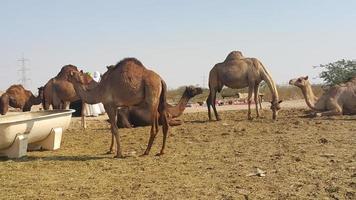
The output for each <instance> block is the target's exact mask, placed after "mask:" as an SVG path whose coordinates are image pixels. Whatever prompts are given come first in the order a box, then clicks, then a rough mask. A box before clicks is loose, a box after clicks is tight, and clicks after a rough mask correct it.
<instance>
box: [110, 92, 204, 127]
mask: <svg viewBox="0 0 356 200" xmlns="http://www.w3.org/2000/svg"><path fill="white" fill-rule="evenodd" d="M201 93H203V90H202V89H201V88H199V87H194V86H189V87H186V88H185V90H184V93H183V95H182V97H181V99H180V100H179V102H178V104H177V105H175V106H173V105H170V104H168V103H167V105H166V106H167V114H168V123H169V125H170V126H178V125H181V124H182V121H181V120H178V119H174V118H177V117H179V116H181V115H182V114H183V112H184V110H185V108H186V105H187V104H188V101H189V100H190V99H191V98H193V97H194V96H196V95H199V94H201ZM150 112H151V111H150V110H149V109H148V108H147V105H146V104H144V105H138V106H131V107H124V108H120V109H119V110H118V113H117V126H118V127H119V128H131V127H138V126H148V125H150V115H151V113H150ZM160 123H161V121H160Z"/></svg>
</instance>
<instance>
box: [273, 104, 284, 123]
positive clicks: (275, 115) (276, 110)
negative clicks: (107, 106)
mask: <svg viewBox="0 0 356 200" xmlns="http://www.w3.org/2000/svg"><path fill="white" fill-rule="evenodd" d="M282 102H283V100H279V101H275V100H273V101H271V110H272V118H273V120H275V119H277V115H278V111H279V110H280V109H281V106H280V105H279V104H281V103H282Z"/></svg>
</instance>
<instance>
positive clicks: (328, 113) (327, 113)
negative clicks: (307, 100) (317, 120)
mask: <svg viewBox="0 0 356 200" xmlns="http://www.w3.org/2000/svg"><path fill="white" fill-rule="evenodd" d="M338 115H342V110H341V108H340V107H338V108H335V109H333V110H328V111H324V112H317V113H315V117H321V116H338Z"/></svg>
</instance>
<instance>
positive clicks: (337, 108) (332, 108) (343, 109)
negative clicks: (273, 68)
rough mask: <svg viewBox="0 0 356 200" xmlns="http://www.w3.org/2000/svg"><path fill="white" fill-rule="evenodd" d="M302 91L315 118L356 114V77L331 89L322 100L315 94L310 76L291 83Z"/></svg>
mask: <svg viewBox="0 0 356 200" xmlns="http://www.w3.org/2000/svg"><path fill="white" fill-rule="evenodd" d="M289 84H290V85H294V86H297V87H299V88H300V89H301V90H302V93H303V96H304V99H305V102H306V103H307V105H308V107H309V108H310V109H312V110H313V111H314V116H330V115H343V114H348V115H351V114H356V77H354V78H352V79H351V80H350V81H348V82H346V83H344V84H340V85H335V86H332V87H330V88H329V89H328V90H327V91H326V92H325V93H324V94H323V95H322V96H321V97H320V98H318V97H316V96H315V95H314V93H313V90H312V87H311V84H310V82H309V80H308V76H305V77H299V78H296V79H292V80H290V81H289Z"/></svg>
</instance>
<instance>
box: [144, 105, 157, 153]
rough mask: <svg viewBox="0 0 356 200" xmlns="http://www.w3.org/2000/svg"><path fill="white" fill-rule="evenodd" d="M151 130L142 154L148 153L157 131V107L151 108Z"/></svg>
mask: <svg viewBox="0 0 356 200" xmlns="http://www.w3.org/2000/svg"><path fill="white" fill-rule="evenodd" d="M151 113H152V114H151V132H150V138H149V140H148V144H147V148H146V150H145V152H144V153H143V156H145V155H148V154H149V153H150V150H151V147H152V144H153V141H154V140H155V137H156V135H157V133H158V129H156V124H155V123H156V122H155V121H156V120H158V119H157V109H152V110H151Z"/></svg>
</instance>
